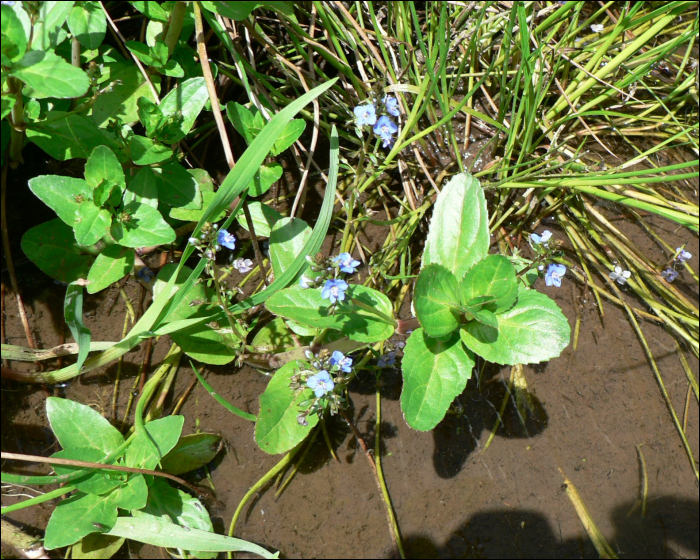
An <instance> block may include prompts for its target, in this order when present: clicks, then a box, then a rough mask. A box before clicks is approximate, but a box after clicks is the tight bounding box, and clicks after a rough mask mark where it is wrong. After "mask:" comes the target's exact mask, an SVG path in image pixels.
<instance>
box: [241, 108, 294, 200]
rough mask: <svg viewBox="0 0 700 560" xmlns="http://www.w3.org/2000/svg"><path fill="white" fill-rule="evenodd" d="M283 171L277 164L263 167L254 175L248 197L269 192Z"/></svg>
mask: <svg viewBox="0 0 700 560" xmlns="http://www.w3.org/2000/svg"><path fill="white" fill-rule="evenodd" d="M292 122H293V121H292ZM283 171H284V170H283V169H282V166H281V165H280V164H279V163H270V164H268V165H263V166H262V167H261V168H260V170H259V171H258V172H257V173H256V174H255V178H254V179H253V183H252V184H251V185H250V186H249V187H248V194H250V196H262V195H263V194H265V193H266V192H267V191H268V190H270V187H271V186H272V184H273V183H275V182H276V181H279V178H280V177H282V172H283Z"/></svg>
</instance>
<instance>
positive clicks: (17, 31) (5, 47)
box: [1, 4, 27, 101]
mask: <svg viewBox="0 0 700 560" xmlns="http://www.w3.org/2000/svg"><path fill="white" fill-rule="evenodd" d="M1 25H2V54H3V55H5V56H6V57H7V58H9V59H10V60H11V61H13V62H14V61H17V60H20V59H21V58H22V56H24V53H25V52H26V50H27V34H26V33H25V31H24V26H23V25H22V22H21V21H20V19H19V17H17V14H15V11H14V10H13V9H12V8H11V7H10V6H6V5H5V4H3V5H2V20H1ZM3 101H4V97H3Z"/></svg>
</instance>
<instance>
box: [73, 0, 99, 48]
mask: <svg viewBox="0 0 700 560" xmlns="http://www.w3.org/2000/svg"><path fill="white" fill-rule="evenodd" d="M68 29H70V32H71V33H72V34H73V35H74V36H75V38H76V39H78V42H79V43H80V44H81V45H82V46H83V47H85V48H86V49H96V48H97V47H99V46H100V45H101V44H102V41H103V40H104V38H105V33H106V32H107V18H106V17H105V13H104V10H103V9H102V7H101V6H100V3H99V2H89V1H87V2H81V3H80V4H79V5H78V6H75V7H74V8H73V9H72V10H71V11H70V15H69V16H68Z"/></svg>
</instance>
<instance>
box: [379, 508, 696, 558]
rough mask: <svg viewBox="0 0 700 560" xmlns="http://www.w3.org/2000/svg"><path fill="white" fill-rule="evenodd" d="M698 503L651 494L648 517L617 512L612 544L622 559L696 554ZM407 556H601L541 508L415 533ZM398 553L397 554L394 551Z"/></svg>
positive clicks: (474, 518)
mask: <svg viewBox="0 0 700 560" xmlns="http://www.w3.org/2000/svg"><path fill="white" fill-rule="evenodd" d="M698 505H699V504H698V502H697V501H695V500H686V499H679V498H674V497H672V496H657V497H650V498H649V502H648V506H647V512H646V516H645V517H641V511H640V508H639V507H636V506H638V504H635V503H634V502H631V503H624V504H621V505H620V506H618V507H616V508H615V509H614V510H613V511H612V513H611V518H612V524H613V526H614V527H615V533H614V535H613V536H612V537H611V538H610V539H609V541H608V542H609V544H610V546H611V547H612V549H613V550H614V551H615V552H616V554H618V556H619V557H620V558H686V557H692V558H697V556H698V550H699V545H698ZM403 545H404V550H405V553H406V557H407V558H599V556H598V553H597V552H596V550H595V548H594V547H593V544H592V543H591V541H590V539H588V538H587V537H586V534H585V532H584V530H583V527H582V528H581V537H580V538H575V539H568V540H562V539H561V536H560V533H559V530H558V529H557V528H556V527H553V526H552V525H551V524H550V523H549V521H548V520H547V519H546V518H545V517H544V516H543V515H542V514H540V513H538V512H535V511H531V510H530V511H528V510H521V511H518V510H513V509H497V510H490V511H485V512H481V513H478V514H476V515H474V516H472V517H470V518H469V519H468V520H467V521H465V522H464V523H463V524H462V525H461V526H460V527H458V528H457V529H456V530H455V531H454V532H453V533H452V535H451V537H450V538H449V540H448V541H447V542H444V543H440V544H439V543H436V542H434V541H433V540H431V539H430V538H429V537H427V536H424V535H420V534H414V535H407V536H405V537H404V539H403ZM390 557H392V558H398V554H396V555H391V556H390Z"/></svg>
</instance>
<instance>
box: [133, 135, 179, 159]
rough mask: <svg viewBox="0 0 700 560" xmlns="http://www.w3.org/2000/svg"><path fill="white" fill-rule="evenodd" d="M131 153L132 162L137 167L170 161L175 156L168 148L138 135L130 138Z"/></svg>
mask: <svg viewBox="0 0 700 560" xmlns="http://www.w3.org/2000/svg"><path fill="white" fill-rule="evenodd" d="M129 152H130V153H131V160H132V161H133V162H134V163H135V164H136V165H152V164H154V163H161V162H163V161H167V160H169V159H170V158H171V157H172V155H173V151H172V150H171V149H170V148H168V147H167V146H164V145H163V144H160V143H158V142H156V141H155V140H151V139H150V138H146V137H145V136H137V135H134V136H132V137H131V138H129Z"/></svg>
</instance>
